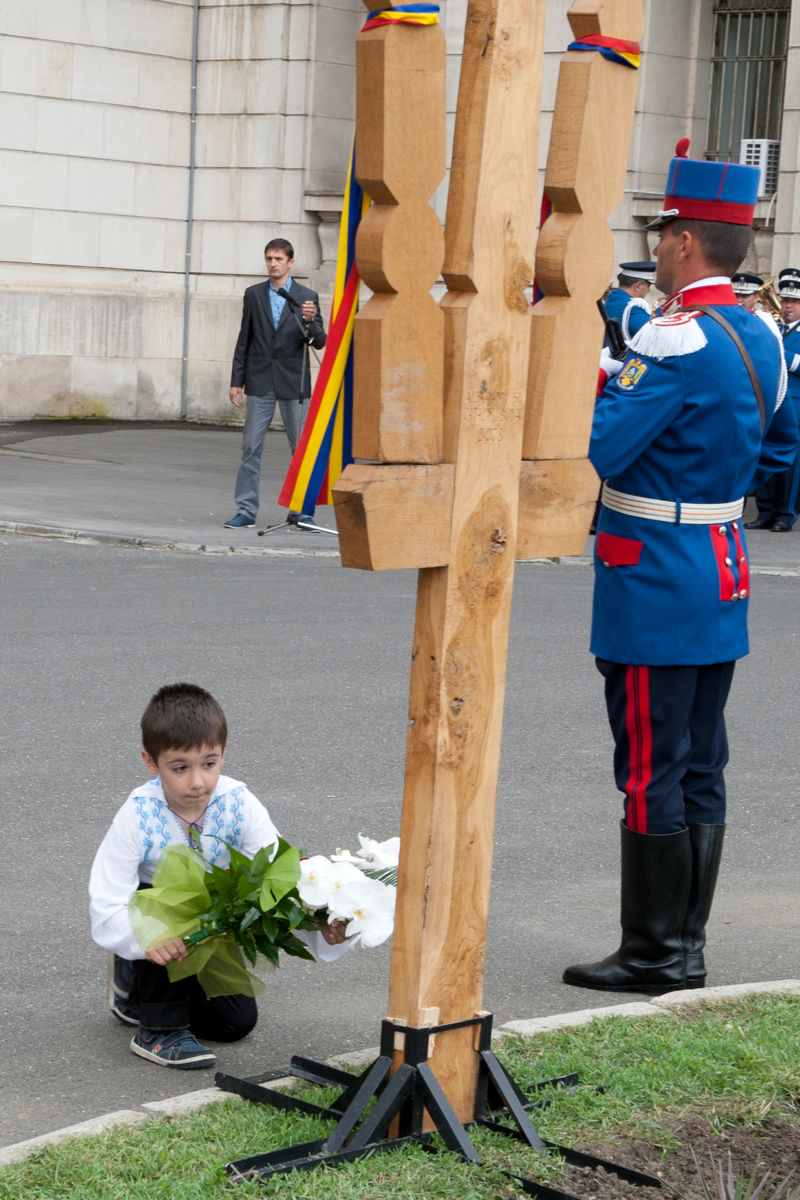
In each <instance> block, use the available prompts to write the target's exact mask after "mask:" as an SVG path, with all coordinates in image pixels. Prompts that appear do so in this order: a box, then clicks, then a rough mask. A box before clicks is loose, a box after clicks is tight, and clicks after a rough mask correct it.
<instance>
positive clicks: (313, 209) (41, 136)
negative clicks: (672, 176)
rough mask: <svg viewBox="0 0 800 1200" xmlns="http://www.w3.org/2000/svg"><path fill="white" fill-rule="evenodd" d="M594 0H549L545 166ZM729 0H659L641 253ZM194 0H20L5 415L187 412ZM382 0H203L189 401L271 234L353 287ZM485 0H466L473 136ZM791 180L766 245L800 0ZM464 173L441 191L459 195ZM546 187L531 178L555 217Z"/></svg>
mask: <svg viewBox="0 0 800 1200" xmlns="http://www.w3.org/2000/svg"><path fill="white" fill-rule="evenodd" d="M570 2H571V0H549V4H548V11H547V21H546V60H545V76H544V89H543V104H542V113H541V141H540V167H541V177H542V178H543V174H544V166H545V162H546V157H547V141H548V137H549V132H550V124H551V116H552V107H553V100H554V96H555V87H556V78H557V71H558V62H559V58H560V55H561V53H562V52H563V50H564V48H565V46H566V45H567V43H568V41H569V40H570V36H571V35H570V31H569V25H568V22H567V19H566V13H567V10H568V9H569V7H570ZM712 9H713V0H670V3H669V4H666V3H664V0H646V34H645V43H644V49H645V55H644V59H643V66H642V70H641V72H640V77H639V97H638V102H637V113H636V120H635V128H634V138H633V143H632V147H631V157H630V166H629V172H628V179H627V186H626V193H625V199H624V202H623V203H622V204H621V205H620V207H619V209H618V211H617V212H616V213H615V214H614V215H613V218H612V225H613V228H614V231H615V235H616V250H617V257H618V259H625V258H628V257H630V258H639V257H643V256H644V255H646V254H647V252H648V238H647V235H646V233H645V231H644V225H645V222H646V220H647V219H649V218H650V217H652V216H653V215H654V213H655V212H656V211H657V210H658V209H659V207H660V198H661V196H662V195H663V186H664V178H665V171H666V166H667V163H668V161H669V159H670V157H671V155H672V152H673V148H674V145H675V142H676V141H677V139H678V138H679V137H682V136H684V135H685V134H689V135H690V136H691V137H692V139H693V143H694V152H695V153H696V154H698V155H701V154H702V153H703V152H704V150H705V141H706V121H707V115H708V93H709V84H710V56H711V40H712ZM193 11H194V0H24V2H20V0H0V420H3V419H4V420H9V419H20V418H27V417H33V416H45V415H51V416H52V415H57V416H81V415H85V416H113V417H124V418H136V419H143V418H175V417H178V416H179V415H180V413H181V387H180V381H181V353H182V337H183V328H184V276H183V272H184V264H185V249H186V230H187V224H186V215H187V195H188V179H189V171H188V166H189V145H190V117H189V112H190V102H191V101H190V84H191V47H192V20H193ZM364 11H365V8H364V5H363V3H362V2H361V0H200V26H199V60H200V61H199V69H198V91H197V106H198V121H197V170H196V175H195V184H196V190H195V209H194V216H195V220H194V224H193V239H192V242H193V247H192V248H193V257H192V274H191V279H190V297H191V307H190V323H189V354H188V364H187V377H188V388H187V396H186V408H187V413H188V415H189V417H191V418H193V419H198V420H235V419H238V418H237V417H236V415H235V414H234V413H233V410H231V409H230V406H229V405H228V402H227V383H228V378H229V369H230V358H231V352H232V348H233V343H234V340H235V337H236V332H237V329H238V322H239V315H240V311H241V294H242V291H243V290H244V288H245V287H246V286H247V285H248V284H249V283H251V282H253V281H255V280H256V279H258V278H260V277H261V271H262V250H263V246H264V243H265V242H266V241H267V240H268V239H269V238H270V237H274V236H284V237H288V238H289V239H290V240H291V241H292V242H293V243H294V245H295V247H296V251H297V259H296V274H297V275H298V277H299V278H301V279H303V280H304V281H306V282H308V283H310V285H311V286H313V287H316V288H317V290H318V291H320V293H321V296H322V299H323V305H325V304H326V303H327V301H328V300H329V292H330V283H331V279H332V274H333V264H334V259H335V253H336V236H337V227H338V217H339V211H340V208H341V192H342V186H343V173H344V167H345V164H346V161H347V158H348V155H349V152H350V146H351V141H352V132H353V104H354V46H355V34H356V32H357V30H358V28H359V26H360V24H361V22H362V20H363V16H364ZM465 13H466V0H444V3H443V21H444V28H445V33H446V37H447V46H448V125H449V130H450V135H451V138H452V130H453V125H454V115H455V108H456V101H457V94H458V78H459V67H460V51H461V43H462V35H463V26H464V17H465ZM791 47H792V48H791V50H790V55H789V72H788V86H787V99H786V109H787V111H786V115H785V122H784V141H783V155H782V162H781V183H780V190H779V194H778V197H777V200H776V203H775V204H773V205H772V207H771V209H770V207H769V206H768V205H763V206H761V210H760V216H761V218H762V221H766V220H767V219H768V218H771V216H772V215H773V214H775V215H776V218H777V220H776V228H777V236H776V238H775V240H774V246H773V241H772V237H771V233H770V232H769V230H768V229H767V230H766V231H764V232H762V233H760V234H759V237H758V239H757V243H756V250H755V252H754V255H753V257H752V265H753V266H755V267H757V268H760V269H765V268H766V269H768V268H769V266H770V261H771V260H772V259H773V258H774V260H775V265H776V266H778V267H779V266H782V265H785V263H787V262H789V261H795V262H800V233H798V232H797V231H798V229H800V190H799V189H798V183H799V182H800V162H799V161H798V156H799V155H800V149H799V146H800V4H798V5H794V11H793V17H792V34H791ZM446 189H447V181H446V180H445V181H444V183H443V185H442V187H441V188H440V189H439V191H438V193H437V196H436V198H435V206H436V208H437V211H438V212H439V214H440V216H441V217H442V218H443V217H444V213H445V206H446ZM538 204H539V198H538V197H531V213H532V219H535V214H536V213H537V212H538Z"/></svg>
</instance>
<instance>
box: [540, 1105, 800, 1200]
mask: <svg viewBox="0 0 800 1200" xmlns="http://www.w3.org/2000/svg"><path fill="white" fill-rule="evenodd" d="M667 1128H668V1131H669V1139H668V1141H667V1139H662V1140H661V1145H654V1144H652V1143H650V1144H647V1143H645V1142H643V1141H641V1140H635V1139H625V1138H621V1139H618V1140H616V1141H614V1142H605V1143H596V1144H594V1145H591V1146H581V1149H582V1150H588V1151H589V1153H591V1154H596V1155H597V1156H598V1157H599V1158H605V1159H607V1160H610V1161H611V1162H617V1163H621V1164H624V1165H625V1166H626V1167H633V1168H635V1169H637V1170H640V1171H643V1172H644V1173H645V1174H647V1175H653V1176H655V1177H656V1178H657V1179H661V1180H663V1187H662V1188H642V1187H634V1186H633V1185H632V1184H629V1183H625V1182H624V1181H623V1180H621V1179H618V1178H616V1177H615V1176H613V1175H608V1174H606V1172H605V1171H584V1170H579V1169H577V1168H575V1167H572V1168H570V1169H569V1171H568V1172H567V1175H566V1180H567V1181H568V1182H566V1186H564V1189H563V1190H565V1191H568V1192H572V1193H573V1194H574V1195H575V1196H577V1197H580V1200H583V1198H584V1197H587V1198H588V1197H592V1198H593V1200H626V1198H628V1197H630V1200H633V1198H634V1197H636V1198H637V1200H651V1198H652V1200H655V1198H656V1197H660V1198H661V1200H706V1193H705V1191H704V1190H703V1182H702V1177H701V1175H698V1171H697V1167H696V1166H695V1162H694V1158H693V1157H692V1150H694V1153H695V1154H696V1155H697V1160H698V1162H699V1163H700V1167H701V1173H702V1175H703V1176H705V1180H706V1184H707V1186H708V1189H709V1191H710V1193H711V1195H712V1196H713V1197H714V1200H717V1197H718V1195H719V1183H718V1168H717V1164H718V1163H720V1162H721V1163H722V1164H723V1166H724V1167H725V1171H726V1175H727V1165H728V1154H729V1152H730V1156H731V1161H732V1164H733V1169H734V1175H735V1178H736V1179H737V1181H741V1182H743V1181H744V1180H748V1179H752V1180H754V1181H760V1180H761V1179H763V1177H764V1176H765V1175H766V1174H767V1172H768V1171H769V1172H770V1173H771V1180H770V1183H771V1184H772V1185H773V1187H775V1188H777V1186H778V1183H779V1182H781V1181H782V1180H785V1179H786V1177H787V1175H791V1174H792V1172H794V1180H793V1182H794V1185H795V1190H792V1189H790V1191H789V1193H788V1195H787V1196H786V1200H797V1198H798V1197H800V1123H797V1124H794V1123H791V1122H790V1121H783V1120H778V1119H772V1118H771V1119H769V1120H767V1121H765V1122H764V1123H763V1125H758V1126H750V1125H734V1126H729V1127H726V1128H724V1129H714V1128H712V1127H711V1126H710V1125H709V1123H708V1121H707V1120H705V1119H703V1118H702V1117H698V1116H691V1117H687V1118H686V1119H685V1120H683V1121H680V1122H674V1123H670V1124H669V1126H668V1127H667ZM665 1146H668V1149H666V1152H665ZM737 1194H738V1193H737ZM749 1194H750V1193H749V1192H743V1195H745V1196H749ZM771 1194H772V1191H771V1188H770V1185H769V1184H768V1185H767V1188H766V1190H765V1191H764V1192H762V1193H760V1196H761V1197H762V1200H769V1198H770V1196H771Z"/></svg>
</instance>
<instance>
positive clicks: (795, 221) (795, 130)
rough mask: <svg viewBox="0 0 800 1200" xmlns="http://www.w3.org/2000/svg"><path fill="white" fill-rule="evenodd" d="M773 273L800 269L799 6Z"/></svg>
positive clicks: (792, 31) (793, 28) (792, 32)
mask: <svg viewBox="0 0 800 1200" xmlns="http://www.w3.org/2000/svg"><path fill="white" fill-rule="evenodd" d="M771 258H772V262H771V269H772V272H773V273H774V274H775V275H777V274H778V272H779V271H781V270H782V269H783V268H784V267H790V266H792V267H793V266H798V267H800V4H793V5H792V19H791V25H790V27H789V55H788V61H787V64H786V98H785V102H784V112H783V129H782V130H781V167H780V182H779V184H778V197H777V204H776V207H775V240H774V244H773V246H772V255H771Z"/></svg>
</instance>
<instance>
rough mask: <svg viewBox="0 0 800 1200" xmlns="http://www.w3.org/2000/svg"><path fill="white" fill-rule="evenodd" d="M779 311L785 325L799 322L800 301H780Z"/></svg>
mask: <svg viewBox="0 0 800 1200" xmlns="http://www.w3.org/2000/svg"><path fill="white" fill-rule="evenodd" d="M781 310H782V312H783V319H784V321H786V323H787V325H793V324H794V322H795V321H800V300H781Z"/></svg>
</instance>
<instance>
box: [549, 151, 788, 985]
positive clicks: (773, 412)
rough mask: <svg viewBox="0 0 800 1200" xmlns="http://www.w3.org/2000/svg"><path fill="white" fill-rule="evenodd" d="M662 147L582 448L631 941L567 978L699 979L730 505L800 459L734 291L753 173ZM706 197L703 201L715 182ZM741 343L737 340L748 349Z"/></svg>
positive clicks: (763, 339) (722, 696) (761, 349)
mask: <svg viewBox="0 0 800 1200" xmlns="http://www.w3.org/2000/svg"><path fill="white" fill-rule="evenodd" d="M688 146H689V143H688V140H685V141H684V142H683V143H679V146H678V151H677V152H678V155H679V157H677V158H675V159H673V161H672V164H671V168H670V172H669V176H668V181H667V196H666V200H665V204H664V211H663V212H662V213H661V216H660V217H659V218H658V219H657V221H656V222H654V226H655V227H658V228H660V230H661V234H660V241H659V245H658V251H657V256H656V257H657V271H656V287H657V288H659V289H660V290H661V291H662V292H664V293H665V294H666V295H667V296H668V297H669V299H668V300H667V301H666V302H665V304H664V311H665V313H666V314H667V315H665V316H661V317H656V318H654V319H653V320H652V321H651V322H649V324H647V325H646V326H644V328H643V329H642V330H641V331H640V333H639V334H638V335H637V337H636V338H634V340H633V343H632V346H631V350H630V352H629V353H628V355H627V356H626V359H625V361H624V363H623V364H619V363H615V362H613V361H612V360H611V357H610V355H609V354H608V352H607V351H604V354H603V367H604V370H606V371H607V372H608V373H609V374H610V373H612V372H615V371H616V372H618V374H617V377H616V378H615V379H613V380H612V381H611V382H608V383H607V385H606V386H605V388H604V390H603V391H602V392H601V394H600V395H599V397H598V401H597V407H596V411H595V417H594V424H593V428H592V438H591V446H590V450H589V457H590V458H591V460H592V463H593V464H594V466H595V468H596V470H597V473H598V475H600V477H601V478H603V479H605V480H606V481H607V482H606V483H605V484H604V485H603V493H602V504H601V508H600V519H599V523H598V533H597V538H596V541H595V589H594V612H593V622H592V653H593V654H595V655H596V658H597V665H598V668H599V670H600V672H601V674H602V675H603V676H604V678H605V693H606V703H607V708H608V716H609V721H610V724H611V730H612V733H613V735H614V741H615V752H614V771H615V776H616V782H617V787H618V788H619V790H620V791H621V792H622V793H623V794H624V796H625V817H624V820H623V822H622V834H621V836H622V879H621V897H622V903H621V922H622V941H621V944H620V947H619V949H618V950H617V951H616V953H614V954H611V955H609V956H608V957H607V958H604V959H602V960H601V961H599V962H592V963H588V964H585V965H579V966H571V967H568V968H567V970H566V971H565V972H564V981H565V983H570V984H574V985H575V986H578V987H588V988H599V989H602V990H607V991H618V992H648V993H657V992H665V991H670V990H673V989H676V988H684V987H687V986H689V987H702V986H703V984H704V982H705V976H706V969H705V962H704V955H703V948H704V945H705V927H706V921H707V919H708V914H709V912H710V909H711V902H712V898H713V894H714V888H715V884H716V879H717V872H718V869H719V861H720V855H721V853H722V842H723V837H724V834H725V784H724V779H723V770H724V767H725V765H726V764H727V761H728V743H727V738H726V732H725V720H724V709H725V703H726V700H727V698H728V691H729V689H730V686H731V681H732V679H733V672H734V666H735V660H736V659H737V658H741V657H743V656H744V655H745V654H747V652H748V639H747V608H748V602H749V596H750V578H749V566H748V558H747V548H746V544H745V537H744V534H743V531H742V525H741V515H742V510H743V507H744V496H745V493H746V492H747V491H748V490H749V489H750V487H751V485H752V483H753V477H754V475H757V476H758V477H762V476H765V475H767V474H769V473H771V472H775V471H779V470H785V468H786V466H787V464H788V463H790V462H791V461H793V459H794V455H795V450H796V443H797V432H796V422H795V419H794V414H793V413H791V412H790V411H789V409H788V408H787V407H786V406H783V407H782V401H783V396H784V392H785V388H786V382H785V368H784V362H783V354H782V348H781V345H780V340H779V337H778V334H777V331H776V329H775V326H774V322H769V323H767V321H766V320H762V319H761V317H760V315H759V314H752V313H749V312H746V311H745V310H744V309H743V308H741V307H739V305H737V303H736V297H735V296H734V293H733V290H732V288H731V284H730V275H731V274H732V273H733V272H734V271H736V269H737V268H738V267H739V265H740V264H741V262H742V260H743V259H744V257H745V255H746V254H747V251H748V249H749V247H750V242H751V237H752V234H751V225H752V219H753V213H754V209H755V204H756V200H757V195H758V183H759V173H758V171H757V170H755V169H754V168H752V167H747V166H740V165H738V164H736V163H718V162H705V161H702V162H701V161H693V160H689V159H687V158H686V157H685V155H686V152H687V151H688ZM709 197H714V199H709ZM745 347H746V348H745Z"/></svg>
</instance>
